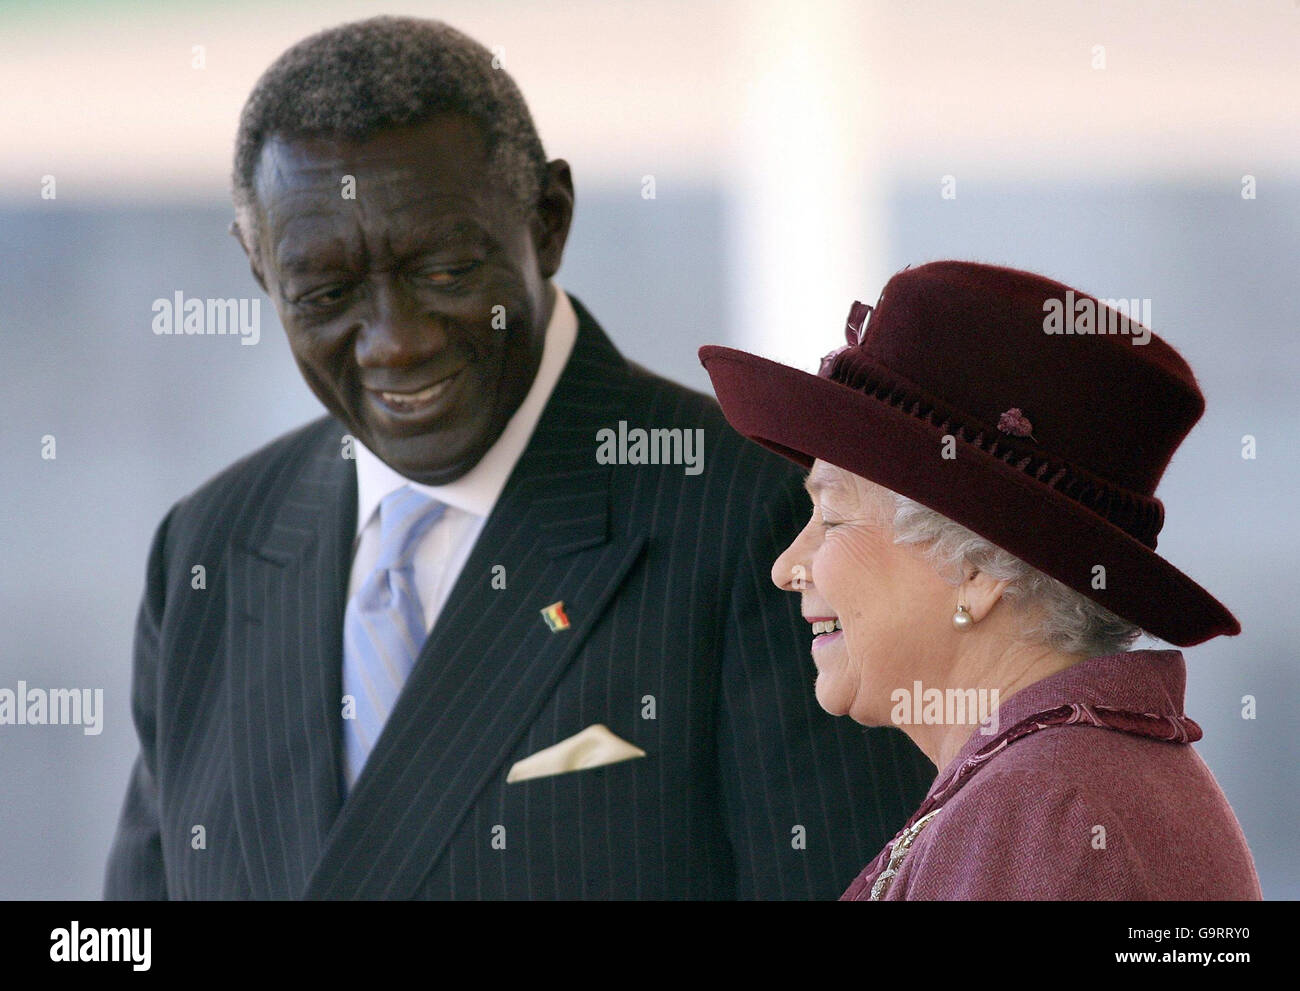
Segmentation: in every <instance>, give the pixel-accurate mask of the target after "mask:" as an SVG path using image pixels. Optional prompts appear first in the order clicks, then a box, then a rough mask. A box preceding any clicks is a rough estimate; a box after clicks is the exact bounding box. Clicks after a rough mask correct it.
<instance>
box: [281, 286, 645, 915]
mask: <svg viewBox="0 0 1300 991" xmlns="http://www.w3.org/2000/svg"><path fill="white" fill-rule="evenodd" d="M575 309H577V311H578V314H579V329H578V338H577V341H576V343H575V345H574V351H573V355H572V357H571V358H570V360H569V363H568V365H567V366H566V367H565V371H564V373H563V374H562V375H561V377H560V380H559V381H558V382H557V384H556V388H555V391H554V392H553V393H552V396H551V399H550V401H549V402H548V404H547V406H546V408H545V410H544V411H543V415H542V417H541V419H540V420H539V422H538V426H537V429H536V430H535V431H534V433H533V437H532V439H531V440H530V442H529V444H528V446H527V448H526V449H525V451H524V453H523V455H522V456H521V457H520V460H519V463H518V464H517V465H516V466H515V470H514V471H513V473H512V474H511V476H510V479H509V481H508V482H507V483H506V486H505V489H504V490H503V491H502V494H501V497H500V498H499V499H498V500H497V503H496V506H495V507H494V508H493V510H492V514H491V516H490V517H489V518H488V521H487V523H486V525H485V526H484V529H483V532H482V534H481V535H480V537H479V540H478V542H477V543H476V544H475V547H474V550H473V552H472V553H471V555H470V558H469V560H468V562H467V563H466V565H465V568H464V570H463V571H462V572H461V575H460V577H459V579H458V580H457V583H456V586H455V588H454V590H453V591H452V594H451V596H450V598H449V599H448V601H447V604H446V606H445V607H444V609H443V611H442V613H441V614H440V616H439V618H438V621H437V623H436V625H435V626H434V628H433V631H432V632H431V633H430V635H429V638H428V640H427V641H426V642H425V644H424V647H423V649H422V650H421V653H420V657H419V658H418V659H417V662H416V665H415V668H414V670H413V671H412V673H411V677H410V679H409V680H408V682H407V684H406V686H405V688H404V690H403V692H402V695H401V696H400V698H399V699H398V701H397V704H396V706H395V707H394V709H393V711H392V713H391V714H390V716H389V719H388V722H387V724H386V725H385V727H384V731H383V733H382V734H381V735H380V738H379V740H378V741H377V742H376V745H375V748H374V750H373V751H372V753H371V755H370V758H369V759H368V762H367V764H366V767H365V768H364V769H363V771H362V773H361V775H360V777H359V778H358V779H357V781H356V784H355V785H354V787H353V790H352V792H351V794H350V795H349V797H348V799H347V801H346V802H345V803H344V805H343V808H342V811H341V812H340V814H339V817H338V820H337V822H336V823H335V826H334V829H333V830H332V832H331V833H330V835H329V838H328V841H327V844H326V849H325V851H324V854H323V856H322V859H321V862H320V864H319V866H318V868H317V870H316V871H315V873H314V874H313V875H312V877H311V880H310V882H309V884H308V886H307V891H306V897H308V898H409V897H412V896H414V895H415V894H416V893H417V892H418V890H419V888H420V885H421V884H422V882H423V879H424V877H425V875H426V874H427V873H428V871H429V870H430V869H431V868H432V867H433V866H434V864H435V863H436V862H437V860H438V858H439V857H440V856H441V855H442V854H443V852H444V850H445V849H446V846H447V844H448V842H449V841H450V839H451V837H452V835H453V834H454V833H455V831H456V829H457V828H458V827H459V825H460V822H461V820H462V819H463V817H464V816H465V814H466V813H467V812H468V811H469V809H470V808H471V807H472V806H473V804H474V802H475V800H476V798H477V796H478V795H479V793H480V791H481V790H482V789H483V787H484V786H485V785H486V784H487V783H488V782H489V781H490V780H492V779H493V777H494V776H495V775H497V774H504V770H505V769H504V768H503V766H502V765H503V764H504V762H505V761H506V759H507V758H508V757H509V755H510V754H511V752H512V750H513V748H514V747H515V745H516V743H517V741H518V740H519V739H520V737H521V736H522V735H523V734H524V733H525V732H527V730H528V727H529V725H530V724H531V723H532V721H533V720H534V719H535V718H536V715H537V713H538V711H539V710H540V709H541V708H542V706H543V705H544V704H545V702H546V700H547V697H548V696H549V695H550V693H551V692H552V690H553V689H554V687H555V684H556V682H557V681H558V680H559V678H560V676H561V675H562V673H563V671H564V670H565V668H566V667H567V666H568V664H569V662H570V661H572V659H573V657H574V656H575V654H576V653H577V651H578V648H579V646H580V645H581V643H582V641H583V639H584V638H585V637H586V635H587V633H588V632H589V631H590V629H591V628H592V626H593V625H594V624H595V622H596V621H597V620H598V619H599V617H600V615H601V613H602V612H603V610H604V609H605V607H606V605H607V603H608V602H609V600H610V598H611V597H612V595H613V594H614V592H615V590H616V589H617V588H618V586H619V585H620V583H621V582H622V581H623V579H624V577H625V576H626V575H627V572H628V570H629V569H630V568H631V567H632V565H633V563H634V562H635V561H636V560H637V558H638V557H639V555H640V553H641V550H642V547H643V545H644V542H645V538H644V536H642V535H634V534H621V533H611V531H610V523H609V482H610V468H609V466H603V465H598V464H597V463H596V458H595V451H596V441H595V434H596V430H597V429H598V428H599V426H601V425H603V423H602V418H603V417H605V415H606V414H607V413H608V412H609V411H610V410H611V409H615V408H618V406H617V399H618V397H619V395H620V394H621V392H622V390H623V389H625V388H626V386H625V384H624V383H625V382H626V364H625V363H624V361H623V359H622V358H621V357H620V356H619V355H618V352H617V351H615V350H614V348H613V346H612V345H611V344H610V343H609V341H608V339H607V338H605V336H604V334H603V333H601V331H600V329H599V328H598V327H597V326H596V325H595V323H594V321H592V320H591V318H590V316H589V315H588V314H587V313H586V311H585V310H584V309H582V308H581V307H580V305H578V304H577V303H576V301H575ZM497 565H500V566H502V567H504V569H505V572H504V576H501V575H500V572H499V571H498V572H495V574H496V575H497V576H498V577H504V579H505V588H499V587H498V588H494V587H493V584H492V580H493V577H494V570H493V569H494V566H497ZM557 601H563V603H564V611H565V613H566V614H567V616H568V619H569V621H570V623H571V625H570V626H569V628H568V629H565V630H560V631H557V632H551V630H550V629H549V628H548V626H547V624H546V622H545V621H544V620H543V618H542V616H541V610H542V609H543V608H545V607H547V606H549V605H551V604H552V603H554V602H557Z"/></svg>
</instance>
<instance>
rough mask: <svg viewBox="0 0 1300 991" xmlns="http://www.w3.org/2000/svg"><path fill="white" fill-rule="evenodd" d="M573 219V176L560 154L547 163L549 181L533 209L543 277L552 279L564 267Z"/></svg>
mask: <svg viewBox="0 0 1300 991" xmlns="http://www.w3.org/2000/svg"><path fill="white" fill-rule="evenodd" d="M572 222H573V176H572V175H571V174H570V172H569V163H568V162H566V161H565V160H564V159H562V158H557V159H556V160H555V161H553V162H549V163H547V166H546V182H545V183H544V184H543V185H542V190H541V193H540V194H539V195H538V197H537V209H536V210H535V211H534V212H533V246H534V248H535V249H536V251H537V265H538V267H539V268H540V269H541V271H542V276H543V278H547V279H549V278H550V277H551V276H553V275H554V274H555V273H556V272H558V271H559V270H560V261H561V259H563V257H564V245H565V242H567V241H568V239H569V225H570V224H571V223H572Z"/></svg>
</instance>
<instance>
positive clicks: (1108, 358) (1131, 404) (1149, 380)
mask: <svg viewBox="0 0 1300 991" xmlns="http://www.w3.org/2000/svg"><path fill="white" fill-rule="evenodd" d="M1131 302H1132V304H1133V305H1132V306H1130V312H1129V313H1128V314H1124V313H1122V312H1120V311H1119V310H1118V309H1117V308H1113V307H1110V306H1107V305H1106V301H1099V300H1098V299H1097V298H1096V297H1093V296H1090V295H1088V294H1086V293H1082V292H1079V291H1077V290H1074V289H1071V288H1070V287H1068V286H1065V285H1063V284H1061V283H1059V282H1055V281H1053V280H1051V279H1047V278H1044V277H1043V276H1040V275H1035V274H1033V273H1029V272H1022V271H1018V270H1015V269H1009V268H1001V267H998V266H993V265H981V264H976V263H971V262H933V263H930V264H927V265H922V266H919V267H917V268H909V269H905V270H904V271H902V272H899V273H898V274H897V275H895V276H894V277H893V278H892V279H890V280H889V282H888V283H887V284H886V285H885V288H884V291H883V292H882V293H881V297H880V300H879V301H878V303H877V304H876V306H875V307H874V308H873V310H872V312H871V313H870V315H869V317H868V318H867V322H866V326H865V327H864V328H862V330H861V333H860V335H856V336H855V335H854V329H855V328H854V327H850V328H849V331H848V334H849V341H850V346H849V347H847V348H844V349H842V350H841V351H840V352H839V353H838V354H836V355H835V357H834V358H833V360H831V361H830V362H828V364H827V367H826V369H825V372H824V374H825V375H826V376H827V377H829V378H831V379H833V380H834V381H837V382H840V383H842V384H845V385H850V386H853V387H854V388H862V387H863V385H864V383H867V382H877V381H879V380H880V379H881V378H882V377H883V378H885V379H888V380H889V384H890V385H891V386H893V387H895V388H899V389H902V390H903V391H905V392H912V391H914V392H915V395H916V399H917V400H918V401H920V402H921V403H926V404H933V405H937V406H939V407H940V408H945V409H948V410H951V411H953V412H954V413H955V414H956V415H957V417H958V418H959V419H960V420H961V421H962V422H964V423H967V424H970V425H971V426H972V428H974V429H981V428H982V429H984V430H987V431H988V432H989V433H990V434H995V433H996V434H997V435H998V436H1016V435H1019V436H1021V437H1023V436H1025V435H1026V434H1029V433H1031V432H1032V440H1030V439H1029V438H1027V437H1026V438H1025V441H1024V442H1025V443H1031V444H1032V445H1033V446H1034V447H1035V448H1036V449H1037V450H1038V451H1041V452H1042V453H1043V454H1044V455H1047V456H1050V457H1051V458H1053V459H1054V460H1060V461H1064V462H1067V463H1069V464H1071V465H1073V466H1076V467H1078V468H1081V469H1083V470H1084V471H1086V472H1088V473H1090V474H1091V475H1094V476H1096V477H1097V478H1099V479H1101V480H1103V481H1105V482H1107V483H1109V484H1111V485H1115V486H1118V487H1120V488H1123V489H1127V490H1129V491H1131V492H1134V493H1137V494H1139V495H1144V496H1151V495H1153V493H1154V492H1155V488H1156V485H1157V484H1158V482H1159V481H1160V478H1161V476H1162V475H1163V474H1164V471H1165V468H1166V467H1167V466H1168V464H1169V460H1170V458H1171V457H1172V456H1173V453H1174V451H1175V450H1176V449H1177V447H1178V445H1179V444H1180V443H1181V442H1182V440H1183V438H1184V437H1185V436H1186V435H1187V433H1188V431H1189V430H1191V428H1192V426H1193V425H1194V424H1195V423H1196V421H1197V420H1198V419H1199V418H1200V416H1201V414H1202V412H1203V411H1204V408H1205V401H1204V398H1203V397H1202V395H1201V392H1200V389H1199V388H1198V387H1197V385H1196V380H1195V377H1194V376H1193V375H1192V371H1191V369H1190V368H1189V367H1188V366H1187V363H1186V362H1185V361H1183V359H1182V357H1181V356H1179V354H1178V353H1177V352H1176V351H1174V349H1173V348H1171V347H1170V346H1169V345H1168V344H1167V343H1165V342H1164V341H1163V340H1161V339H1160V338H1158V337H1156V336H1155V335H1154V334H1150V333H1149V329H1148V328H1147V327H1146V326H1145V325H1143V324H1141V323H1140V322H1139V321H1140V318H1141V316H1142V311H1143V310H1144V309H1145V312H1146V313H1148V314H1149V306H1147V307H1145V308H1144V307H1143V306H1142V305H1141V301H1131ZM860 305H861V304H858V306H860ZM1134 310H1137V311H1138V312H1133V311H1134ZM858 313H860V311H857V312H852V313H851V320H852V317H855V316H857V315H858ZM1098 330H1100V331H1102V332H1101V333H1098V332H1097V331H1098ZM1067 331H1070V332H1067ZM857 336H860V343H858V342H857ZM1142 340H1145V341H1146V343H1138V342H1139V341H1142ZM1009 414H1010V415H1009ZM999 424H1001V426H999ZM999 431H1000V433H998V432H999Z"/></svg>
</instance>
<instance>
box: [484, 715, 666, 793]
mask: <svg viewBox="0 0 1300 991" xmlns="http://www.w3.org/2000/svg"><path fill="white" fill-rule="evenodd" d="M644 756H645V751H644V750H642V749H641V748H640V747H634V746H632V744H630V743H628V742H627V741H626V740H623V739H620V738H619V737H617V736H615V735H614V734H613V733H611V732H610V731H609V727H608V726H605V725H603V724H601V723H596V724H594V725H592V726H588V727H587V728H586V729H585V730H583V731H582V732H581V733H578V734H577V735H575V736H571V737H569V738H568V739H567V740H561V741H560V742H559V743H557V744H555V745H554V746H551V747H547V748H546V749H545V750H539V751H537V753H535V754H531V755H529V756H528V757H525V758H524V759H523V760H521V761H519V762H518V763H516V764H515V766H514V767H512V768H511V769H510V773H509V774H507V775H506V783H507V784H513V783H514V782H516V781H527V780H529V779H530V778H548V777H550V776H551V775H553V774H568V773H569V772H570V771H585V770H587V769H588V768H592V767H602V766H604V765H605V764H617V763H618V762H619V761H623V760H631V759H632V758H633V757H644Z"/></svg>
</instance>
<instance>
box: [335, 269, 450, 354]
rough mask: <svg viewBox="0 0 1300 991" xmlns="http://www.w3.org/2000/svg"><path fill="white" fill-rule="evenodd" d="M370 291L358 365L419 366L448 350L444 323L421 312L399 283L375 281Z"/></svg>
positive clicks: (358, 340) (359, 344)
mask: <svg viewBox="0 0 1300 991" xmlns="http://www.w3.org/2000/svg"><path fill="white" fill-rule="evenodd" d="M368 288H369V292H368V295H369V300H368V303H369V306H368V307H367V313H366V315H365V318H364V320H365V323H364V325H363V326H362V328H361V330H360V332H359V333H358V334H357V344H356V348H357V363H358V364H360V365H363V366H370V367H379V366H389V365H417V364H419V363H420V362H422V361H427V360H428V359H430V358H433V357H434V356H435V355H437V354H438V353H440V352H441V351H443V350H444V349H445V348H446V347H447V343H448V336H447V332H446V329H445V327H444V325H443V322H442V320H441V319H440V318H438V317H437V316H436V315H433V314H430V313H428V312H426V311H424V310H422V309H421V308H420V306H419V305H418V304H417V302H416V300H415V299H414V298H413V295H412V294H411V293H410V292H409V291H406V290H404V289H403V287H402V285H401V283H400V281H399V280H396V279H390V278H383V279H376V280H374V281H373V282H372V284H371V285H370V286H369V287H368Z"/></svg>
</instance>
